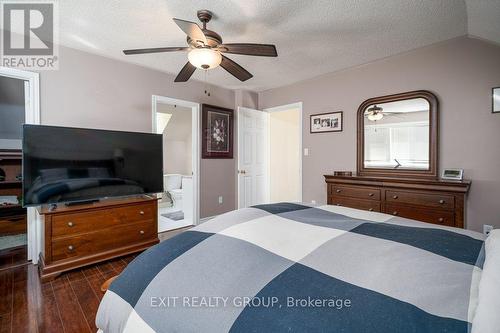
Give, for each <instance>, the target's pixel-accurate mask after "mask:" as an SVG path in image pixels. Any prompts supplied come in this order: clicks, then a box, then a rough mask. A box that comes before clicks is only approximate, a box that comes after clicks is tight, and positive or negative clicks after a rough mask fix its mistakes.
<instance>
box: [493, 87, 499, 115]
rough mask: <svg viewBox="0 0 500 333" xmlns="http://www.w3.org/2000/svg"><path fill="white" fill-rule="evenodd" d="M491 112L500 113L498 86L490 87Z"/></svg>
mask: <svg viewBox="0 0 500 333" xmlns="http://www.w3.org/2000/svg"><path fill="white" fill-rule="evenodd" d="M491 94H492V96H491V99H492V103H491V104H492V105H491V107H492V112H493V113H500V87H496V88H493V89H492V93H491Z"/></svg>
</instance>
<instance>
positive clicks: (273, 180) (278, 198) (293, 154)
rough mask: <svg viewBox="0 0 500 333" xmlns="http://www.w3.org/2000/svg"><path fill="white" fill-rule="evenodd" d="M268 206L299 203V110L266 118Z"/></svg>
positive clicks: (275, 113) (287, 111)
mask: <svg viewBox="0 0 500 333" xmlns="http://www.w3.org/2000/svg"><path fill="white" fill-rule="evenodd" d="M269 132H270V135H269V145H270V154H269V155H270V157H269V159H270V160H269V164H270V170H269V177H270V198H271V202H283V201H291V202H294V201H295V202H296V201H300V186H301V184H300V180H299V172H300V110H299V109H290V110H285V111H276V112H270V114H269Z"/></svg>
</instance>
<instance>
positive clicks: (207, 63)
mask: <svg viewBox="0 0 500 333" xmlns="http://www.w3.org/2000/svg"><path fill="white" fill-rule="evenodd" d="M197 16H198V19H199V20H200V21H201V22H202V24H203V28H200V26H199V25H198V24H196V23H194V22H190V21H185V20H181V19H177V18H174V19H173V20H174V22H175V23H176V24H177V25H178V26H179V28H181V30H182V31H184V33H186V35H187V44H188V46H187V47H183V46H180V47H158V48H150V49H135V50H124V51H123V53H125V54H126V55H132V54H144V53H158V52H175V51H188V52H189V53H188V60H189V61H188V62H187V63H186V64H185V65H184V67H182V69H181V71H180V72H179V74H178V75H177V77H176V78H175V80H174V82H186V81H187V80H189V78H190V77H191V75H193V73H194V71H195V70H196V68H199V69H203V70H208V69H212V68H215V67H217V66H219V65H220V66H221V67H222V68H224V69H225V70H226V71H228V72H229V73H230V74H231V75H233V76H235V77H236V78H237V79H239V80H240V81H246V80H248V79H250V78H252V77H253V75H252V74H250V73H249V72H248V71H247V70H246V69H244V68H243V67H241V66H240V65H238V64H237V63H236V62H234V61H233V60H231V59H229V58H228V57H226V56H225V55H224V54H223V53H233V54H241V55H250V56H260V57H277V56H278V53H277V52H276V47H275V46H274V45H272V44H253V43H231V44H223V43H222V38H221V36H220V35H219V34H218V33H216V32H215V31H212V30H208V29H207V23H208V22H209V21H210V20H211V19H212V13H211V12H210V11H208V10H199V11H198V12H197Z"/></svg>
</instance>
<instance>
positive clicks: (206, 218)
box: [200, 215, 219, 224]
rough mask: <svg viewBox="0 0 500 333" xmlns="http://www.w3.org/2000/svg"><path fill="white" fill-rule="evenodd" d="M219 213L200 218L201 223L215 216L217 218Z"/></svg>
mask: <svg viewBox="0 0 500 333" xmlns="http://www.w3.org/2000/svg"><path fill="white" fill-rule="evenodd" d="M217 216H219V215H214V216H208V217H203V218H201V219H200V224H202V223H205V222H207V221H208V220H211V219H213V218H216V217H217Z"/></svg>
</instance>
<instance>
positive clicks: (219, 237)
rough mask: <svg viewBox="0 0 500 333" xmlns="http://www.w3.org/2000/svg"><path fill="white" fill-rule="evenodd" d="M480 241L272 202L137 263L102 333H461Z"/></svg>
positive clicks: (351, 212) (105, 309) (458, 232)
mask: <svg viewBox="0 0 500 333" xmlns="http://www.w3.org/2000/svg"><path fill="white" fill-rule="evenodd" d="M483 247H484V239H483V236H482V235H481V234H479V233H476V232H472V231H467V230H462V229H455V228H449V227H440V226H436V225H431V224H427V223H421V222H416V221H412V220H408V219H403V218H400V217H393V216H389V215H386V214H381V213H370V212H364V211H359V210H355V209H349V208H343V207H334V206H322V207H309V206H305V205H299V204H291V203H281V204H272V205H261V206H255V207H252V208H246V209H241V210H238V211H234V212H230V213H227V214H224V215H221V216H219V217H217V218H215V219H213V220H210V221H208V222H206V223H204V224H202V225H200V226H198V227H196V228H193V229H191V230H189V231H187V232H184V233H182V234H180V235H178V236H176V237H174V238H172V239H170V240H167V241H165V242H163V243H160V244H158V245H156V246H154V247H152V248H150V249H149V250H147V251H146V252H144V253H143V254H141V255H140V256H138V257H137V258H136V259H135V260H134V261H133V262H132V263H131V264H130V265H129V266H128V267H127V268H126V269H125V270H124V271H123V273H122V274H121V275H120V276H119V277H118V278H117V279H116V280H115V281H114V282H113V283H112V285H111V286H110V288H109V290H108V291H107V292H106V294H105V296H104V298H103V300H102V303H101V305H100V308H99V311H98V314H97V318H96V322H97V327H99V328H100V329H101V330H103V331H104V332H228V331H232V332H384V333H387V332H418V333H423V332H467V331H469V330H470V327H471V324H470V323H471V321H472V317H473V315H474V311H475V308H476V303H477V290H478V283H479V278H480V276H481V270H482V264H483V261H484V248H483Z"/></svg>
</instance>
